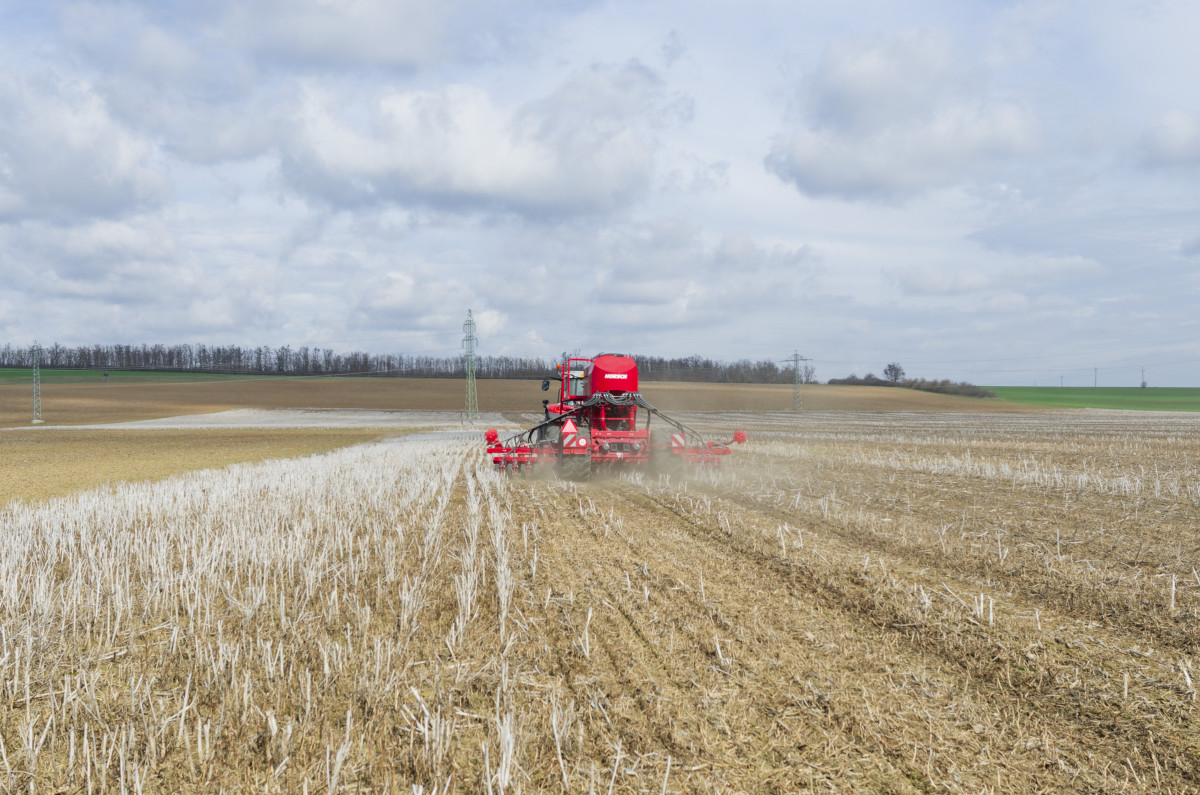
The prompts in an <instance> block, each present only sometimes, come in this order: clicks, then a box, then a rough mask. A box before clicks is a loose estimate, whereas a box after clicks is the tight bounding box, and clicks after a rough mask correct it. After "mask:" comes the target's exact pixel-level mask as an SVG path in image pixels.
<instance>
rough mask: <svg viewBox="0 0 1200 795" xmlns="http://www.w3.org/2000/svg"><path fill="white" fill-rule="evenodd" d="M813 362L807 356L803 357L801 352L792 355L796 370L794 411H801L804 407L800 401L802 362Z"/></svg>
mask: <svg viewBox="0 0 1200 795" xmlns="http://www.w3.org/2000/svg"><path fill="white" fill-rule="evenodd" d="M811 361H812V359H809V358H808V357H807V356H801V355H800V351H796V352H795V353H794V354H792V367H793V368H794V369H793V371H792V372H793V376H794V381H795V383H794V384H793V386H792V411H799V410H800V409H802V408H803V407H804V404H803V402H802V401H801V400H800V382H801V378H800V362H811Z"/></svg>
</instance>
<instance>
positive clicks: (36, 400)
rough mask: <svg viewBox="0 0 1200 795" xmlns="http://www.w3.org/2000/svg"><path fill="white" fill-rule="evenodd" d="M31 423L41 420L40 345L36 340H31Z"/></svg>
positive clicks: (36, 423) (39, 422)
mask: <svg viewBox="0 0 1200 795" xmlns="http://www.w3.org/2000/svg"><path fill="white" fill-rule="evenodd" d="M32 353H33V423H32V424H34V425H40V424H41V422H42V371H41V367H40V364H41V358H42V346H40V345H38V344H37V340H34V341H33V350H32Z"/></svg>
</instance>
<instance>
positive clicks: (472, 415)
mask: <svg viewBox="0 0 1200 795" xmlns="http://www.w3.org/2000/svg"><path fill="white" fill-rule="evenodd" d="M476 342H478V340H477V339H476V337H475V319H474V318H473V317H471V310H470V309H468V310H467V322H465V323H463V341H462V344H463V348H465V349H466V351H467V420H469V421H470V422H474V421H475V420H477V419H479V395H478V394H477V393H476V392H475V343H476Z"/></svg>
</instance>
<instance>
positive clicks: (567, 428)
mask: <svg viewBox="0 0 1200 795" xmlns="http://www.w3.org/2000/svg"><path fill="white" fill-rule="evenodd" d="M578 430H579V428H577V427H575V423H574V422H573V421H572V420H567V421H566V422H564V423H563V433H576V432H577V431H578Z"/></svg>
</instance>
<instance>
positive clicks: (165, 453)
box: [0, 428, 379, 505]
mask: <svg viewBox="0 0 1200 795" xmlns="http://www.w3.org/2000/svg"><path fill="white" fill-rule="evenodd" d="M377 436H379V434H378V433H377V432H368V431H363V432H345V431H323V430H315V431H308V430H305V431H300V430H282V431H221V430H211V431H170V432H163V431H133V430H121V431H105V430H93V429H88V430H82V429H81V430H60V429H54V428H36V429H30V430H28V431H24V430H22V431H19V432H11V433H8V434H5V435H4V436H3V437H2V438H3V443H2V444H0V505H4V504H5V503H7V502H9V501H10V500H14V499H24V500H41V499H46V498H48V497H59V496H62V495H64V494H70V493H72V492H75V491H79V490H81V489H87V488H94V487H96V486H100V485H103V484H106V483H119V482H121V481H130V480H157V479H159V478H164V477H167V476H169V475H175V474H178V473H180V472H188V471H191V470H195V469H209V468H212V467H223V466H227V465H229V464H235V463H243V462H250V461H262V460H264V459H268V458H290V457H292V456H298V455H309V454H312V453H323V452H325V451H327V450H332V449H334V448H337V447H344V446H345V445H348V444H358V443H359V442H365V441H368V440H370V439H373V438H376V437H377Z"/></svg>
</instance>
